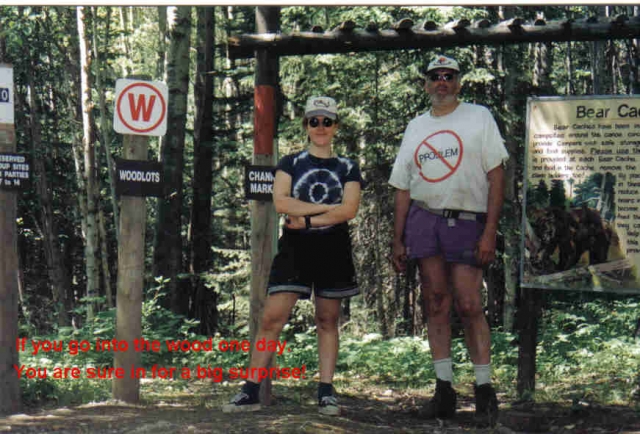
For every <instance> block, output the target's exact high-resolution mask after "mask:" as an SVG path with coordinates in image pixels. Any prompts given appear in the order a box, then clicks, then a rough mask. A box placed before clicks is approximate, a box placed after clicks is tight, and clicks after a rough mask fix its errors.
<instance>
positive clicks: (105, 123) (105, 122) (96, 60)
mask: <svg viewBox="0 0 640 434" xmlns="http://www.w3.org/2000/svg"><path fill="white" fill-rule="evenodd" d="M92 10H94V9H93V8H92ZM94 16H95V14H94ZM110 19H111V7H110V6H109V7H107V18H106V23H107V29H106V34H105V37H104V46H105V47H107V46H109V43H110V40H111V39H110V35H109V22H110ZM92 25H93V26H92V29H93V31H92V33H93V65H94V66H95V71H96V73H95V77H96V91H97V93H98V95H99V96H98V98H99V104H100V137H101V138H102V149H103V151H104V154H105V160H106V162H107V168H108V172H107V173H108V177H109V188H110V196H111V207H112V208H113V223H114V227H115V230H116V241H117V240H119V239H120V226H119V224H118V223H119V221H120V217H119V215H118V214H119V207H118V198H117V197H116V182H115V166H114V162H113V157H112V156H111V149H110V147H111V128H112V126H111V125H110V122H109V116H108V115H107V113H109V110H107V100H106V95H105V93H106V92H105V88H104V84H103V81H102V74H103V72H102V69H103V65H102V62H101V60H100V45H99V43H98V30H97V29H96V20H95V19H94V20H92ZM107 288H108V289H109V288H110V287H109V286H107ZM107 292H109V291H107ZM107 298H108V296H107ZM109 306H110V307H111V304H110V305H109Z"/></svg>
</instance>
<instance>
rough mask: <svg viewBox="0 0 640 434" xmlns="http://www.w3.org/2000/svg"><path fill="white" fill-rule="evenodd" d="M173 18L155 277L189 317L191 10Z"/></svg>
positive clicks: (180, 11) (178, 12)
mask: <svg viewBox="0 0 640 434" xmlns="http://www.w3.org/2000/svg"><path fill="white" fill-rule="evenodd" d="M168 15H169V23H168V26H169V37H170V45H169V52H168V55H167V68H166V69H167V73H166V76H167V78H166V83H167V86H168V88H169V104H168V109H167V127H168V128H167V134H166V135H165V136H164V138H163V139H162V140H161V143H162V144H161V146H160V148H161V149H160V154H161V161H162V163H163V170H164V181H165V195H164V197H163V198H160V200H159V201H158V220H157V222H156V233H155V247H154V270H153V273H154V276H164V277H165V278H168V279H169V281H168V284H167V290H168V295H169V297H168V301H169V307H170V308H171V310H172V311H173V312H175V313H177V314H182V315H187V314H188V309H189V298H188V297H185V296H184V295H183V293H182V291H181V290H180V284H179V282H178V277H179V275H180V273H181V272H182V271H183V268H182V251H183V246H182V233H181V231H182V224H181V220H182V199H183V196H184V192H183V181H182V180H183V170H184V140H185V133H186V131H185V125H186V121H187V92H188V90H189V66H190V62H189V50H190V47H191V45H190V37H191V7H190V6H180V7H177V8H171V9H170V13H168Z"/></svg>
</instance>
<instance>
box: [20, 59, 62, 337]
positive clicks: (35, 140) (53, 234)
mask: <svg viewBox="0 0 640 434" xmlns="http://www.w3.org/2000/svg"><path fill="white" fill-rule="evenodd" d="M35 70H36V68H32V69H31V71H35ZM28 80H29V87H28V89H29V91H28V92H29V113H30V116H29V126H30V130H31V131H30V132H31V137H30V141H31V150H32V154H33V155H34V156H35V158H34V159H33V171H34V175H35V176H34V178H33V179H34V186H35V190H36V192H37V195H36V196H37V201H38V205H39V206H38V210H39V211H40V212H39V213H38V226H39V229H40V232H41V234H40V235H41V236H42V242H43V249H44V257H45V261H46V263H47V270H48V271H49V282H50V286H51V296H52V298H53V302H54V304H55V306H56V307H55V308H56V315H57V318H58V320H57V323H58V326H68V325H70V324H71V320H70V317H69V311H70V310H71V306H70V303H69V302H68V300H67V292H66V288H68V287H69V286H70V284H71V280H70V279H69V275H68V273H67V270H66V268H65V265H64V258H63V257H62V254H61V248H60V243H59V241H58V240H59V239H60V238H59V231H58V227H57V224H56V221H55V219H54V210H53V205H52V195H53V191H52V188H51V186H50V185H49V178H50V177H49V175H48V174H47V173H46V169H45V161H47V160H48V158H49V157H50V155H49V153H48V152H47V149H46V147H44V146H42V135H41V130H40V125H41V119H40V104H39V103H38V101H37V99H36V96H35V95H36V89H35V87H34V85H33V84H34V80H33V79H32V77H31V75H30V74H29V76H28Z"/></svg>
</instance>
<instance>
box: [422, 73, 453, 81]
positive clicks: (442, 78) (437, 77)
mask: <svg viewBox="0 0 640 434" xmlns="http://www.w3.org/2000/svg"><path fill="white" fill-rule="evenodd" d="M428 77H429V80H431V81H451V80H453V78H454V77H455V75H453V74H430V75H429V76H428Z"/></svg>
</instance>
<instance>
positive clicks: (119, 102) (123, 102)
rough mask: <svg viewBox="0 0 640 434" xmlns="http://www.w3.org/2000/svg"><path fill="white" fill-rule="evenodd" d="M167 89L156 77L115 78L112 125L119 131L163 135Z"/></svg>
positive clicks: (165, 124) (165, 121) (165, 128)
mask: <svg viewBox="0 0 640 434" xmlns="http://www.w3.org/2000/svg"><path fill="white" fill-rule="evenodd" d="M168 99H169V90H168V88H167V86H166V85H165V84H164V83H162V82H159V81H142V80H132V79H127V78H121V79H119V80H117V81H116V100H115V104H116V107H115V110H114V112H113V129H114V130H115V131H116V132H117V133H121V134H133V135H142V136H164V135H165V134H166V132H167V101H168Z"/></svg>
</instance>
